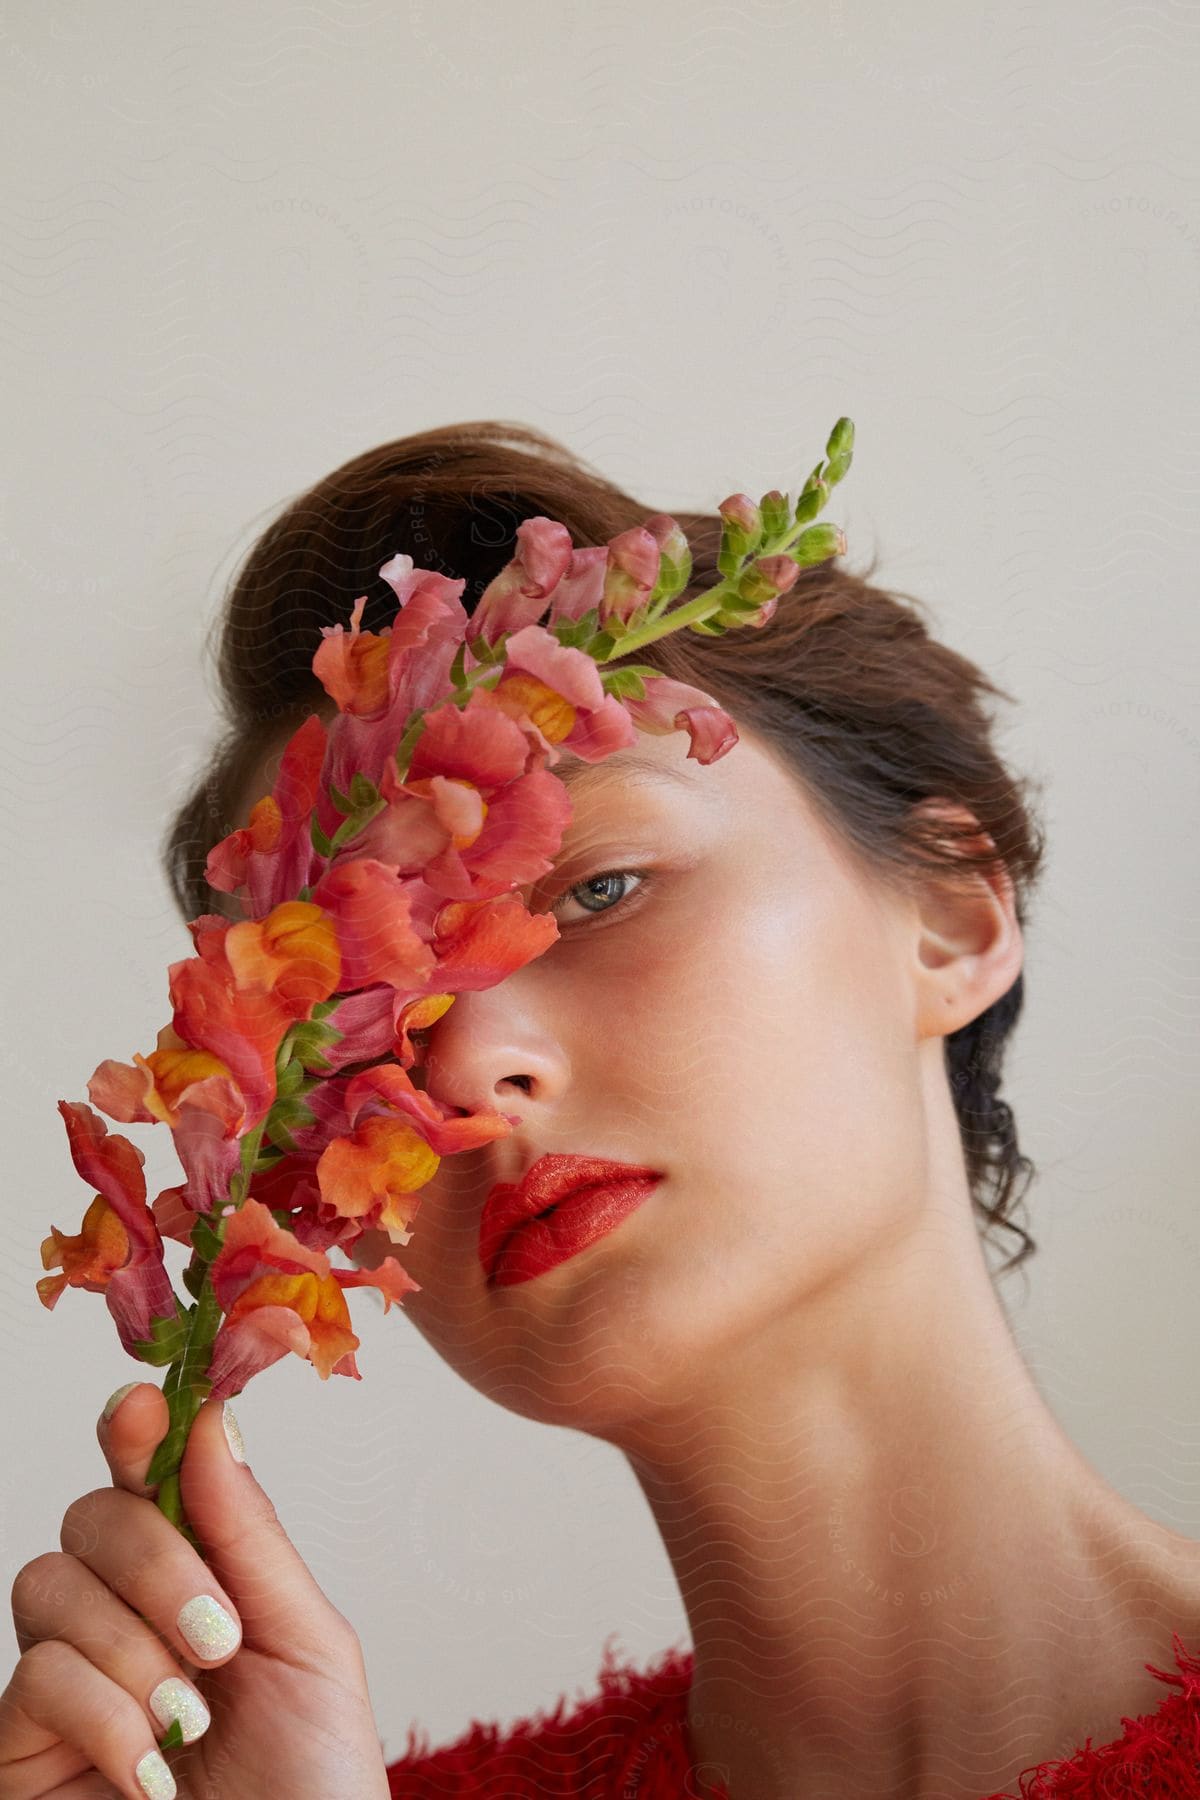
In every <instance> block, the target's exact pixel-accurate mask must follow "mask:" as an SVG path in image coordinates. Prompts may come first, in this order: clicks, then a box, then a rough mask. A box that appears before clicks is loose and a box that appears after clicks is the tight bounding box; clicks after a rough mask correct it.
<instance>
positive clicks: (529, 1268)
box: [479, 1156, 662, 1287]
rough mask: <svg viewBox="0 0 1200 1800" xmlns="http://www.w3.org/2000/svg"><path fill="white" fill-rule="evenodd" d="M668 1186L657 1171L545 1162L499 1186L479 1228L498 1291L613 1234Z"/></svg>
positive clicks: (582, 1161) (592, 1160) (601, 1161)
mask: <svg viewBox="0 0 1200 1800" xmlns="http://www.w3.org/2000/svg"><path fill="white" fill-rule="evenodd" d="M661 1180H662V1174H661V1172H660V1171H659V1170H658V1169H647V1168H643V1167H641V1166H640V1165H635V1164H632V1163H619V1162H610V1161H608V1160H607V1158H605V1157H600V1156H541V1157H539V1158H538V1160H537V1162H535V1163H534V1164H533V1166H532V1167H531V1168H530V1169H528V1170H527V1171H526V1174H525V1177H524V1180H522V1181H520V1182H511V1181H498V1182H496V1184H495V1185H494V1187H493V1188H492V1190H491V1192H490V1193H489V1194H488V1197H487V1200H486V1202H485V1204H484V1208H483V1214H482V1217H481V1218H480V1221H479V1260H480V1262H481V1264H482V1265H483V1271H484V1274H485V1275H486V1276H487V1279H488V1283H489V1285H490V1286H492V1287H512V1286H514V1285H515V1284H516V1283H517V1282H520V1281H529V1280H530V1279H531V1278H532V1277H533V1276H535V1275H540V1274H542V1273H543V1271H544V1270H546V1269H552V1268H554V1267H555V1266H556V1264H558V1263H560V1262H564V1261H565V1260H566V1259H567V1257H569V1256H575V1255H576V1254H577V1253H578V1252H579V1251H580V1250H582V1249H584V1248H585V1246H586V1245H588V1244H591V1243H594V1242H595V1241H596V1239H597V1238H600V1237H603V1236H604V1235H605V1234H606V1233H607V1232H609V1231H612V1230H613V1229H614V1228H615V1227H616V1226H617V1225H619V1224H620V1223H621V1220H622V1219H624V1218H626V1217H627V1216H628V1214H629V1213H631V1212H634V1211H635V1210H636V1209H637V1207H639V1206H640V1205H641V1203H642V1201H643V1200H645V1199H646V1198H647V1197H648V1196H649V1195H650V1194H651V1193H652V1192H653V1190H654V1188H655V1187H656V1186H657V1184H658V1183H659V1181H661Z"/></svg>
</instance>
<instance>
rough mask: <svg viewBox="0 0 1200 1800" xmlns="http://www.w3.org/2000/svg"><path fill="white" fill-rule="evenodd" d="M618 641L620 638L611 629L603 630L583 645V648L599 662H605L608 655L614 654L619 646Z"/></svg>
mask: <svg viewBox="0 0 1200 1800" xmlns="http://www.w3.org/2000/svg"><path fill="white" fill-rule="evenodd" d="M617 643H618V639H617V638H616V637H614V635H613V633H612V632H611V631H601V632H597V634H596V636H595V637H594V638H592V639H591V641H590V642H589V643H586V644H585V645H584V646H583V649H584V651H585V653H586V654H587V655H588V656H591V657H594V658H595V660H596V661H597V662H603V661H604V659H605V657H606V656H611V655H612V653H613V651H614V650H615V649H616V647H617Z"/></svg>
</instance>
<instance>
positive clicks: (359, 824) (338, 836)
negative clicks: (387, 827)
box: [332, 798, 387, 850]
mask: <svg viewBox="0 0 1200 1800" xmlns="http://www.w3.org/2000/svg"><path fill="white" fill-rule="evenodd" d="M386 807H387V801H386V800H384V799H382V798H381V799H379V800H377V801H376V802H375V804H374V806H366V807H364V808H363V809H362V811H361V812H354V813H351V814H350V817H349V818H348V819H343V820H342V822H341V824H340V825H339V826H338V828H337V830H336V831H335V832H334V834H333V845H332V848H333V849H334V850H340V849H341V847H342V845H343V844H348V843H349V842H350V841H351V839H352V838H356V837H357V836H358V834H359V832H360V831H362V829H363V828H364V826H367V825H369V824H370V823H371V820H372V819H374V818H376V817H377V816H378V815H379V814H380V813H381V812H383V811H385V810H386Z"/></svg>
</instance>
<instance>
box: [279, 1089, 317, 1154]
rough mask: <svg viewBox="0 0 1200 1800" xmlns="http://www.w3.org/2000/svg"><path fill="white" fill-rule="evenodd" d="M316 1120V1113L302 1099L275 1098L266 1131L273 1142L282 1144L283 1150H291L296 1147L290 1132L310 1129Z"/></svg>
mask: <svg viewBox="0 0 1200 1800" xmlns="http://www.w3.org/2000/svg"><path fill="white" fill-rule="evenodd" d="M316 1122H317V1116H316V1114H315V1113H314V1112H313V1110H312V1108H311V1107H310V1106H306V1105H305V1103H304V1101H303V1100H297V1099H284V1100H277V1101H276V1102H275V1104H274V1106H273V1107H272V1108H271V1111H270V1114H269V1116H268V1120H267V1131H268V1133H269V1134H270V1138H271V1142H272V1143H273V1144H282V1146H283V1148H284V1149H285V1150H289V1151H291V1150H295V1148H296V1145H295V1143H294V1142H293V1139H292V1132H293V1131H307V1130H310V1129H311V1127H312V1126H314V1125H315V1124H316Z"/></svg>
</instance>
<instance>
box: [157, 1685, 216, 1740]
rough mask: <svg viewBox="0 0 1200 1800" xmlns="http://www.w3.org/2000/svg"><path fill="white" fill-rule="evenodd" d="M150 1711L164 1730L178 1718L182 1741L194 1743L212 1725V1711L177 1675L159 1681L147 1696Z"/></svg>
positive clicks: (192, 1688) (193, 1689)
mask: <svg viewBox="0 0 1200 1800" xmlns="http://www.w3.org/2000/svg"><path fill="white" fill-rule="evenodd" d="M150 1710H151V1712H152V1713H153V1714H154V1716H155V1718H156V1719H157V1720H158V1722H159V1724H160V1725H161V1726H162V1728H163V1730H164V1731H167V1730H169V1729H170V1727H171V1725H172V1724H173V1723H174V1722H175V1720H176V1719H178V1720H179V1729H180V1731H182V1733H183V1741H184V1743H185V1744H194V1743H195V1741H196V1739H197V1738H198V1737H203V1736H204V1733H205V1732H206V1731H207V1730H208V1728H209V1726H210V1725H211V1724H212V1714H211V1713H210V1712H209V1710H208V1708H207V1706H205V1704H204V1702H203V1700H202V1699H201V1698H200V1696H199V1694H198V1693H197V1692H196V1690H195V1688H194V1687H192V1686H191V1685H190V1684H189V1683H188V1682H186V1681H180V1679H179V1677H178V1675H168V1677H167V1679H166V1680H165V1681H160V1682H159V1684H158V1686H157V1687H156V1688H155V1690H154V1692H153V1693H152V1694H151V1696H150Z"/></svg>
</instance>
